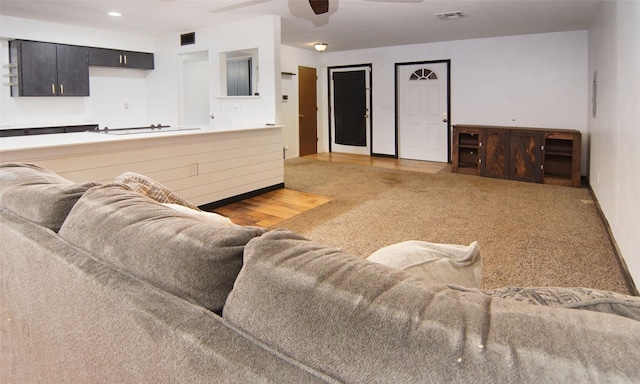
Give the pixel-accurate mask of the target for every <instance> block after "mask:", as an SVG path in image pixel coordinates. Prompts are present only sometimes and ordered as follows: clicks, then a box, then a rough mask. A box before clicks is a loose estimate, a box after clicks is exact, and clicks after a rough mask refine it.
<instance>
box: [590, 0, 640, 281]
mask: <svg viewBox="0 0 640 384" xmlns="http://www.w3.org/2000/svg"><path fill="white" fill-rule="evenodd" d="M638 20H640V2H637V1H605V2H603V3H602V5H601V8H600V11H599V13H598V15H597V17H596V19H595V21H594V23H593V25H592V27H591V29H590V30H589V77H588V80H587V81H588V83H589V84H591V83H592V82H593V74H594V73H595V72H596V71H597V92H596V96H597V98H596V101H597V107H596V116H595V117H594V116H593V114H592V110H591V108H590V112H589V114H588V123H589V139H590V146H589V149H590V151H589V152H590V159H589V160H590V172H589V183H590V185H591V188H592V189H593V192H594V194H595V195H596V198H597V199H598V202H599V204H600V207H601V209H602V211H603V212H604V215H605V217H606V218H607V221H608V222H609V226H610V227H611V231H612V232H613V236H614V238H615V240H616V243H617V245H618V248H619V250H620V253H621V254H622V257H623V259H624V261H625V262H626V265H627V268H628V270H629V272H630V274H631V276H632V278H633V280H634V282H635V284H636V287H637V286H638V283H640V242H639V241H638V234H639V233H640V202H639V199H638V197H639V192H638V191H640V171H638V165H640V23H638ZM593 96H594V93H593V89H591V90H590V95H589V97H590V98H592V97H593Z"/></svg>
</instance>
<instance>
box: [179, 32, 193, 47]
mask: <svg viewBox="0 0 640 384" xmlns="http://www.w3.org/2000/svg"><path fill="white" fill-rule="evenodd" d="M195 43H196V33H195V32H190V33H183V34H182V35H180V45H190V44H195Z"/></svg>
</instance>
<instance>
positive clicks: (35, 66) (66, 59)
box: [9, 40, 89, 96]
mask: <svg viewBox="0 0 640 384" xmlns="http://www.w3.org/2000/svg"><path fill="white" fill-rule="evenodd" d="M9 61H10V63H11V65H15V66H16V68H17V84H14V85H12V86H11V96H89V65H88V58H87V48H86V47H79V46H73V45H64V44H53V43H44V42H37V41H23V40H12V41H10V42H9Z"/></svg>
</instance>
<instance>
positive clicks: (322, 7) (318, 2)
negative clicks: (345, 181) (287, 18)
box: [309, 0, 329, 15]
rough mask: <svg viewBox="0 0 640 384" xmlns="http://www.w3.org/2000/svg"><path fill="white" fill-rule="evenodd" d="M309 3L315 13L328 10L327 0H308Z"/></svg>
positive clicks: (319, 13)
mask: <svg viewBox="0 0 640 384" xmlns="http://www.w3.org/2000/svg"><path fill="white" fill-rule="evenodd" d="M309 5H311V9H313V13H315V14H316V15H321V14H323V13H327V12H329V0H309Z"/></svg>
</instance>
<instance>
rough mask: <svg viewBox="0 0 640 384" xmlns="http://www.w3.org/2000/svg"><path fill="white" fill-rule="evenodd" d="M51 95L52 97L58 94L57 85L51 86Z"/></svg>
mask: <svg viewBox="0 0 640 384" xmlns="http://www.w3.org/2000/svg"><path fill="white" fill-rule="evenodd" d="M51 94H52V95H55V94H56V85H55V84H51Z"/></svg>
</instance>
